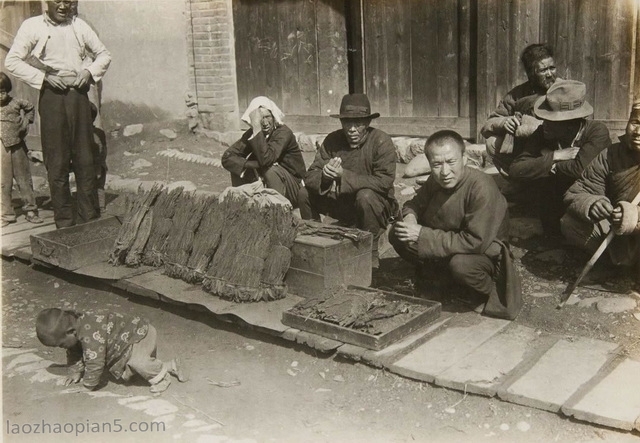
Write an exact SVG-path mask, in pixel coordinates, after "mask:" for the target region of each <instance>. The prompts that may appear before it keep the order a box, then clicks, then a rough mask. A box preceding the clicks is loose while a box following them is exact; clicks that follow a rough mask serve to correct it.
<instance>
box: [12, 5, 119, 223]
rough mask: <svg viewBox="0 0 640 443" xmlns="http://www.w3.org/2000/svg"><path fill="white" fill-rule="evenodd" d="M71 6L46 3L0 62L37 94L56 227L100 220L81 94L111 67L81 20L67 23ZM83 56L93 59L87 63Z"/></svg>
mask: <svg viewBox="0 0 640 443" xmlns="http://www.w3.org/2000/svg"><path fill="white" fill-rule="evenodd" d="M71 3H72V2H71V1H67V0H56V1H48V2H47V11H46V12H45V13H44V14H43V15H42V16H38V17H31V18H29V19H27V20H25V21H24V22H23V23H22V25H21V26H20V29H18V32H17V34H16V37H15V39H14V42H13V45H12V46H11V50H10V51H9V53H8V54H7V58H6V60H5V66H6V68H7V69H8V70H9V72H11V73H12V74H13V75H14V76H15V77H17V78H18V79H20V80H22V81H24V82H25V83H27V84H28V85H30V86H32V87H33V88H35V89H38V90H40V102H39V105H40V120H41V131H42V153H43V156H44V164H45V166H46V168H47V175H48V180H49V188H50V190H51V201H52V204H53V214H54V220H55V222H56V226H57V227H58V228H62V227H67V226H73V225H74V224H76V223H85V222H87V221H89V220H92V219H95V218H98V217H99V216H100V207H99V203H98V192H97V180H96V174H95V163H96V162H95V156H96V152H95V150H94V148H93V146H92V143H93V123H92V115H91V105H90V103H89V99H88V97H87V92H88V90H89V86H90V85H91V84H92V83H95V82H98V81H100V79H101V78H102V76H103V75H104V74H105V72H106V71H107V68H108V67H109V64H110V63H111V55H110V54H109V52H108V51H107V49H106V48H105V46H104V45H103V44H102V42H101V41H100V40H99V39H98V36H97V35H96V33H95V32H94V31H93V30H92V29H91V28H90V27H89V26H88V25H87V24H86V23H85V22H84V21H83V20H81V19H79V18H76V19H75V20H74V19H73V17H72V16H71ZM89 52H90V53H92V54H93V55H94V56H95V59H94V60H93V62H92V63H90V64H87V63H86V59H87V57H89V55H88V53H89ZM71 171H73V172H74V174H75V177H76V184H77V194H76V195H77V214H74V213H73V209H72V207H73V206H72V201H71V192H70V188H69V172H71Z"/></svg>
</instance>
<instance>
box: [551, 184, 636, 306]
mask: <svg viewBox="0 0 640 443" xmlns="http://www.w3.org/2000/svg"><path fill="white" fill-rule="evenodd" d="M638 203H640V192H638V194H637V195H636V196H635V198H634V199H633V200H632V201H631V204H632V205H634V206H637V205H638ZM614 236H615V233H614V232H613V229H610V230H609V233H608V234H607V236H606V237H605V239H604V240H603V241H602V243H601V244H600V246H599V247H598V249H596V252H594V253H593V255H592V256H591V258H590V259H589V261H588V262H587V264H586V265H585V266H584V268H583V269H582V272H581V273H580V275H579V276H578V278H577V279H576V281H575V282H573V283H571V284H570V285H569V286H567V289H565V290H564V292H563V293H562V296H561V297H560V303H559V304H558V306H557V308H558V309H560V308H562V307H563V306H564V304H565V303H566V302H567V300H568V299H569V297H570V296H571V294H572V293H573V291H575V289H576V287H577V286H578V284H579V283H580V282H581V281H582V279H583V278H584V277H585V276H586V275H587V273H588V272H589V271H590V270H591V268H593V265H595V264H596V262H597V261H598V259H599V258H600V256H601V255H602V253H603V252H604V250H605V249H607V247H608V246H609V244H611V242H612V241H613V237H614Z"/></svg>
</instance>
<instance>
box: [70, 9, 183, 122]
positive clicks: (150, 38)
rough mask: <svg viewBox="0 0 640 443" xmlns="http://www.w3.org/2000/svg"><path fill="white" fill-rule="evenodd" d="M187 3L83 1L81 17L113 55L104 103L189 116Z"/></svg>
mask: <svg viewBox="0 0 640 443" xmlns="http://www.w3.org/2000/svg"><path fill="white" fill-rule="evenodd" d="M185 7H186V2H185V1H184V0H138V1H131V0H125V1H118V0H111V1H104V0H80V3H79V8H78V9H79V12H80V16H81V17H83V18H85V19H86V21H87V22H89V23H90V24H91V25H92V26H93V27H94V29H96V31H97V32H98V35H99V36H100V39H101V40H102V42H103V43H104V44H105V46H106V47H107V49H108V50H109V51H110V52H111V56H112V61H111V66H110V68H109V71H108V72H107V74H106V76H105V78H104V82H103V83H104V88H103V100H102V102H103V104H104V105H107V104H108V102H110V101H115V100H119V101H122V102H127V103H131V104H133V107H132V109H135V108H136V107H150V108H152V109H153V108H156V109H158V108H159V110H162V111H164V112H165V113H166V114H167V115H169V116H170V117H171V118H179V117H183V116H184V115H183V114H184V111H185V110H186V107H185V103H184V95H185V92H187V89H188V85H189V81H188V65H187V41H186V35H187V34H186V32H187V29H186V18H185ZM107 109H108V106H107ZM122 123H135V122H132V121H127V122H122Z"/></svg>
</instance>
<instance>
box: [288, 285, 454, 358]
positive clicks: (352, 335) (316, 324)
mask: <svg viewBox="0 0 640 443" xmlns="http://www.w3.org/2000/svg"><path fill="white" fill-rule="evenodd" d="M347 289H349V290H360V291H365V292H375V293H379V294H383V295H384V296H385V297H386V298H388V299H390V300H393V301H404V302H407V303H411V304H415V305H423V306H427V310H426V311H424V312H422V313H420V314H418V315H416V316H414V317H412V318H410V319H409V320H408V321H406V322H405V323H403V324H402V325H400V326H398V327H396V328H395V329H393V330H391V331H388V332H386V333H384V334H380V335H371V334H367V333H365V332H362V331H358V330H355V329H351V328H346V327H343V326H340V325H336V324H334V323H329V322H326V321H324V320H318V319H314V318H308V317H304V316H301V315H299V314H294V313H292V312H290V310H288V311H284V312H283V313H282V323H283V324H285V325H287V326H291V327H292V328H296V329H300V330H301V331H307V332H312V333H314V334H317V335H321V336H323V337H327V338H330V339H333V340H337V341H341V342H343V343H350V344H353V345H356V346H361V347H363V348H367V349H373V350H375V351H379V350H381V349H384V348H386V347H387V346H389V345H390V344H392V343H395V342H396V341H398V340H400V339H402V338H404V337H406V336H407V335H409V334H411V333H413V332H415V331H417V330H418V329H421V328H423V327H425V326H427V325H429V324H430V323H432V322H434V321H435V320H437V319H438V318H439V317H440V313H441V311H442V305H441V304H440V303H438V302H435V301H432V300H425V299H421V298H415V297H409V296H406V295H402V294H398V293H396V292H389V291H382V290H378V289H373V288H364V287H360V286H349V287H348V288H347ZM302 303H306V302H302ZM296 306H297V305H296ZM292 309H295V307H294V308H292Z"/></svg>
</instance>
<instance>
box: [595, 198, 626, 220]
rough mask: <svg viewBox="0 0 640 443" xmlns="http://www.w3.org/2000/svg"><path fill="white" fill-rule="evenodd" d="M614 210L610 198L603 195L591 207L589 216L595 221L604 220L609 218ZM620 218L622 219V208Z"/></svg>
mask: <svg viewBox="0 0 640 443" xmlns="http://www.w3.org/2000/svg"><path fill="white" fill-rule="evenodd" d="M612 212H613V206H612V205H611V202H610V201H609V199H608V198H606V197H602V198H601V199H600V200H598V201H596V202H595V203H594V204H592V205H591V207H590V208H589V218H590V219H591V220H593V221H600V220H604V219H605V218H609V216H610V215H611V213H612ZM620 219H622V210H621V211H620Z"/></svg>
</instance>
